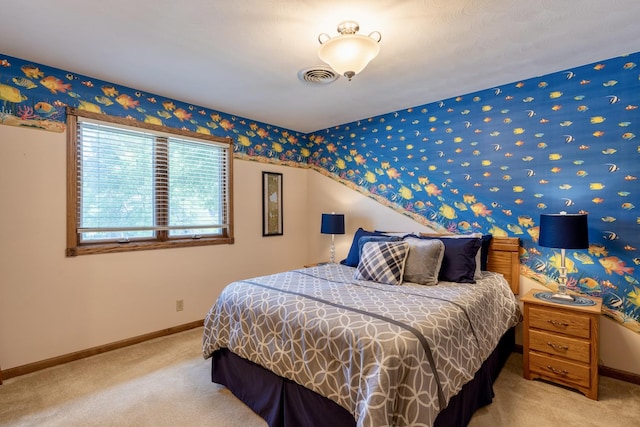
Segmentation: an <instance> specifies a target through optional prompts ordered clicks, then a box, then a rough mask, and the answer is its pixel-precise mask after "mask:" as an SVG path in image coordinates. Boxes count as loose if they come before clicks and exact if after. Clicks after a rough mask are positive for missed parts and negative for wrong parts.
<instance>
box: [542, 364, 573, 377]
mask: <svg viewBox="0 0 640 427" xmlns="http://www.w3.org/2000/svg"><path fill="white" fill-rule="evenodd" d="M547 369H548V370H550V371H551V372H553V373H554V374H558V375H567V374H568V373H569V371H566V370H564V369H556V368H554V367H553V366H551V365H547Z"/></svg>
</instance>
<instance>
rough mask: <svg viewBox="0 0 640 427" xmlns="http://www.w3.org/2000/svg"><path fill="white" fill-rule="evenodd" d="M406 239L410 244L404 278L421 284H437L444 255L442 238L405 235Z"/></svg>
mask: <svg viewBox="0 0 640 427" xmlns="http://www.w3.org/2000/svg"><path fill="white" fill-rule="evenodd" d="M404 241H405V242H407V243H408V244H409V255H408V256H407V262H406V264H405V267H404V280H405V281H406V282H412V283H418V284H420V285H428V286H433V285H437V284H438V274H439V273H440V267H441V266H442V258H443V257H444V243H443V242H442V240H437V239H433V240H425V239H418V238H415V237H405V238H404Z"/></svg>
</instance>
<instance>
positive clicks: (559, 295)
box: [551, 293, 575, 301]
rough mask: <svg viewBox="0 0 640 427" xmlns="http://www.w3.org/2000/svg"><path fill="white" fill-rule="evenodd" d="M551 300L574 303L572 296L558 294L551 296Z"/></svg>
mask: <svg viewBox="0 0 640 427" xmlns="http://www.w3.org/2000/svg"><path fill="white" fill-rule="evenodd" d="M551 299H557V300H562V301H574V300H575V298H573V296H571V295H569V294H560V293H555V294H553V295H551Z"/></svg>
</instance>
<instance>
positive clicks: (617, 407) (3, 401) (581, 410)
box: [0, 328, 640, 427]
mask: <svg viewBox="0 0 640 427" xmlns="http://www.w3.org/2000/svg"><path fill="white" fill-rule="evenodd" d="M201 335H202V328H197V329H193V330H191V331H186V332H182V333H179V334H175V335H172V336H169V337H164V338H159V339H156V340H153V341H148V342H145V343H142V344H138V345H135V346H132V347H128V348H125V349H121V350H116V351H113V352H110V353H105V354H101V355H98V356H93V357H90V358H87V359H83V360H79V361H76V362H72V363H68V364H66V365H62V366H57V367H54V368H50V369H47V370H44V371H40V372H36V373H33V374H29V375H24V376H21V377H17V378H12V379H9V380H6V381H5V383H4V385H2V386H0V426H65V427H68V426H212V427H258V426H260V427H265V426H266V423H265V422H264V421H263V420H262V419H261V418H259V417H258V416H257V415H255V414H254V413H253V412H251V410H250V409H249V408H247V407H246V406H245V405H244V404H242V403H240V402H239V401H238V400H237V399H236V398H235V397H234V396H233V395H232V394H231V393H229V392H228V391H227V390H226V389H225V388H223V387H220V386H218V385H216V384H213V383H211V381H210V380H209V378H210V373H209V370H210V362H209V361H208V360H207V361H205V360H203V359H202V356H201V355H200V341H201ZM495 392H496V397H495V399H494V403H492V404H491V405H489V406H487V407H485V408H482V409H480V410H479V411H478V412H477V413H476V414H475V415H474V417H473V419H472V421H471V424H470V426H472V427H484V426H487V427H489V426H492V427H493V426H525V427H526V426H535V427H542V426H563V427H569V426H581V427H582V426H602V425H611V426H615V427H626V426H629V427H630V426H638V425H640V386H637V385H632V384H628V383H625V382H622V381H617V380H612V379H610V378H601V384H600V400H599V401H597V402H595V401H592V400H589V399H587V398H585V397H584V396H582V395H581V394H578V393H576V392H573V391H569V390H565V389H563V388H560V387H557V386H553V385H550V384H545V383H543V382H539V381H526V380H524V379H523V378H522V356H521V355H519V354H513V355H512V356H511V358H510V359H509V361H508V363H507V366H506V367H505V369H504V370H503V371H502V373H501V374H500V377H499V379H498V381H497V383H496V385H495ZM300 427H304V426H300Z"/></svg>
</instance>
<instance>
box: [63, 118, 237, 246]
mask: <svg viewBox="0 0 640 427" xmlns="http://www.w3.org/2000/svg"><path fill="white" fill-rule="evenodd" d="M79 117H82V118H86V119H90V120H95V121H99V122H104V123H105V124H109V125H115V126H123V127H129V128H131V127H133V128H138V129H142V130H144V131H147V132H151V133H154V134H158V135H156V136H160V137H161V136H162V135H167V134H169V135H173V136H176V137H187V138H191V139H195V140H197V142H200V143H202V142H204V143H207V142H214V143H215V144H216V145H220V144H222V145H223V146H226V148H225V149H226V154H227V156H226V165H227V174H226V185H227V189H226V195H227V200H226V201H227V218H228V221H227V227H226V228H223V229H222V235H215V236H214V235H202V236H198V237H169V236H168V234H169V233H167V232H157V233H156V236H155V237H152V238H149V239H144V240H138V239H136V240H131V241H128V242H115V241H111V242H83V241H81V238H80V233H79V232H78V228H77V227H78V224H79V218H78V217H79V206H78V204H79V197H80V194H78V193H79V189H78V185H77V184H78V178H79V177H78V173H79V171H78V118H79ZM154 200H155V197H154ZM157 203H158V202H157V200H156V205H157ZM233 243H234V234H233V139H232V138H230V137H226V138H223V137H217V136H213V135H206V134H202V133H197V132H193V131H189V130H183V129H175V128H169V127H165V126H160V125H154V124H150V123H143V122H140V121H137V120H131V119H126V118H121V117H115V116H107V115H105V114H100V113H94V112H90V111H85V110H79V109H77V108H73V107H67V249H66V256H67V257H75V256H78V255H90V254H102V253H113V252H130V251H140V250H150V249H167V248H182V247H192V246H207V245H220V244H233Z"/></svg>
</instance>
